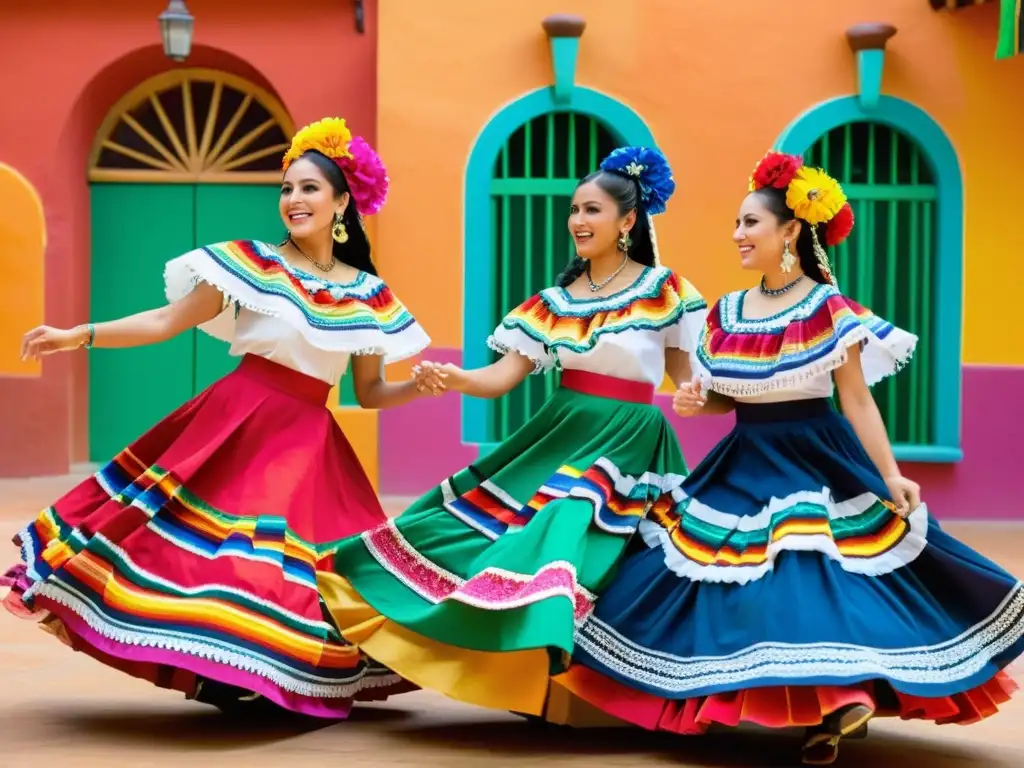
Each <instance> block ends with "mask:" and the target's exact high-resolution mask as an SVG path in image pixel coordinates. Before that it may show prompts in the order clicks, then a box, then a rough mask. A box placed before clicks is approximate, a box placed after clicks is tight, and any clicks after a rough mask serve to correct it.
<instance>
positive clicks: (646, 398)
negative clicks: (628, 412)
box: [562, 369, 655, 405]
mask: <svg viewBox="0 0 1024 768" xmlns="http://www.w3.org/2000/svg"><path fill="white" fill-rule="evenodd" d="M562 386H563V387H565V388H566V389H571V390H573V391H574V392H582V393H583V394H585V395H595V396H597V397H607V398H609V399H611V400H624V401H625V402H627V403H641V404H645V405H650V404H651V403H653V402H654V391H655V387H654V385H653V384H649V383H648V382H646V381H631V380H630V379H618V378H616V377H614V376H605V375H604V374H601V373H591V372H589V371H575V370H572V369H564V370H563V371H562Z"/></svg>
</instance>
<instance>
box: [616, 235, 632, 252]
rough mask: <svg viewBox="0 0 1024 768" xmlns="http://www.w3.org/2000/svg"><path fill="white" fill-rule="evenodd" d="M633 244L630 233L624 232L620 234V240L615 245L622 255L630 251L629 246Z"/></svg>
mask: <svg viewBox="0 0 1024 768" xmlns="http://www.w3.org/2000/svg"><path fill="white" fill-rule="evenodd" d="M632 244H633V241H632V240H630V239H629V232H622V233H620V234H619V239H618V240H617V241H616V243H615V247H616V248H618V249H619V251H620V252H621V253H626V252H627V251H629V246H631V245H632Z"/></svg>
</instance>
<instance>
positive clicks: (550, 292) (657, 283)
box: [537, 267, 682, 318]
mask: <svg viewBox="0 0 1024 768" xmlns="http://www.w3.org/2000/svg"><path fill="white" fill-rule="evenodd" d="M671 276H672V270H670V269H668V268H667V267H644V272H643V273H642V274H641V275H640V276H639V277H638V278H637V279H636V280H634V281H633V282H632V283H631V284H630V285H629V286H627V287H625V288H623V289H622V290H621V291H616V292H615V293H611V294H608V295H607V296H598V297H597V298H594V299H577V298H575V297H573V296H572V295H570V294H569V293H568V291H566V290H565V288H545V289H544V290H542V291H541V292H540V293H539V294H537V295H538V296H539V297H540V299H541V300H542V301H543V303H544V305H545V306H546V307H547V308H548V311H550V312H551V313H552V314H554V315H556V316H557V317H566V318H569V317H571V318H585V317H593V316H594V315H596V314H598V313H601V312H618V311H620V310H623V309H625V308H626V307H629V306H630V305H632V304H634V303H635V302H637V301H642V300H650V299H656V298H658V297H659V296H661V294H662V293H663V291H664V290H665V283H666V282H667V281H668V280H669V278H670V277H671ZM680 298H682V297H680Z"/></svg>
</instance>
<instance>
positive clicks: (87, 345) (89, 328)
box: [82, 323, 96, 349]
mask: <svg viewBox="0 0 1024 768" xmlns="http://www.w3.org/2000/svg"><path fill="white" fill-rule="evenodd" d="M85 330H86V332H87V333H88V334H89V335H88V338H87V339H86V340H85V341H84V342H82V348H83V349H92V344H93V342H94V341H96V328H95V327H94V326H93V324H92V323H86V324H85Z"/></svg>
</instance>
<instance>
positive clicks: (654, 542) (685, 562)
mask: <svg viewBox="0 0 1024 768" xmlns="http://www.w3.org/2000/svg"><path fill="white" fill-rule="evenodd" d="M672 495H673V499H674V501H675V502H676V503H677V504H679V503H682V502H685V501H686V498H687V497H686V495H685V493H684V492H683V491H682V490H681V489H679V488H677V489H673V491H672ZM877 503H878V497H877V496H875V495H874V494H871V493H865V494H862V495H860V496H858V497H856V498H853V499H849V500H848V501H843V502H836V501H833V500H832V494H831V492H830V491H829V489H828V488H823V489H822V490H821V491H800V492H798V493H793V494H790V495H789V496H786V497H785V498H782V499H775V498H773V499H772V500H771V503H770V504H769V505H768V506H766V507H765V508H764V509H762V510H761V512H759V513H758V514H756V515H749V516H737V515H732V514H728V513H725V512H720V511H718V510H716V509H713V508H711V507H709V506H707V505H706V504H702V503H701V502H699V501H697V500H696V499H690V501H689V504H688V506H687V508H686V514H687V516H689V517H692V518H693V519H694V520H697V521H699V522H700V523H704V524H707V525H710V526H715V527H716V528H724V529H727V530H734V531H738V532H749V531H756V530H764V529H767V528H770V527H771V523H772V518H773V517H776V516H777V515H778V514H779V513H780V512H783V511H785V510H787V509H790V508H791V507H795V506H797V505H801V504H809V505H815V506H819V507H822V508H823V509H825V510H826V511H827V513H828V517H829V520H841V519H843V518H848V517H853V516H855V515H859V514H862V513H863V512H865V511H867V510H868V509H870V508H871V507H872V506H874V505H875V504H877ZM907 523H908V524H909V526H910V527H909V530H908V531H907V532H906V534H905V535H904V536H903V538H902V539H901V540H900V541H899V543H897V544H896V545H895V546H893V547H892V548H890V549H887V550H885V551H883V552H879V553H878V554H877V555H874V556H872V557H845V556H844V555H843V554H842V553H841V552H840V551H839V547H838V546H837V545H836V542H835V539H833V538H832V536H830V535H828V534H825V533H815V534H801V533H787V534H786V535H784V536H781V537H780V538H777V539H772V540H771V541H770V542H769V544H768V550H767V552H766V553H765V560H764V562H762V563H759V564H757V565H719V564H714V563H713V564H704V563H698V562H695V561H694V560H691V559H690V558H688V557H686V556H685V555H684V554H683V553H681V552H680V551H679V549H678V548H677V547H676V545H675V544H674V543H673V541H672V537H671V535H670V534H669V532H668V531H667V530H666V529H665V528H664V527H662V526H660V525H658V524H657V523H655V522H653V521H651V520H649V519H645V520H642V521H641V522H640V527H639V533H640V535H641V536H642V537H643V540H644V543H645V544H647V546H649V547H651V548H659V547H660V548H661V550H662V553H663V554H664V558H665V567H666V568H668V569H669V570H670V571H672V572H673V573H674V574H676V575H677V576H681V577H683V578H686V579H689V580H691V581H705V582H713V583H727V584H748V583H750V582H752V581H757V580H758V579H760V578H762V577H764V576H765V575H766V574H768V573H769V572H771V570H772V569H773V568H774V567H775V560H776V559H777V558H778V556H779V554H781V553H782V552H818V553H820V554H822V555H824V556H825V557H827V558H829V559H830V560H834V561H836V562H837V563H839V565H840V566H841V567H842V569H843V570H844V571H847V572H849V573H856V574H860V575H862V576H882V575H884V574H886V573H891V572H892V571H895V570H896V569H898V568H902V567H903V566H905V565H907V564H909V563H911V562H913V561H914V560H916V559H917V558H918V556H919V555H920V554H921V553H922V552H923V551H924V549H925V547H926V546H927V545H928V508H927V506H926V505H924V504H922V505H921V506H919V507H918V508H917V509H915V510H914V511H913V512H912V513H911V514H910V515H909V517H908V518H907Z"/></svg>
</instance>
